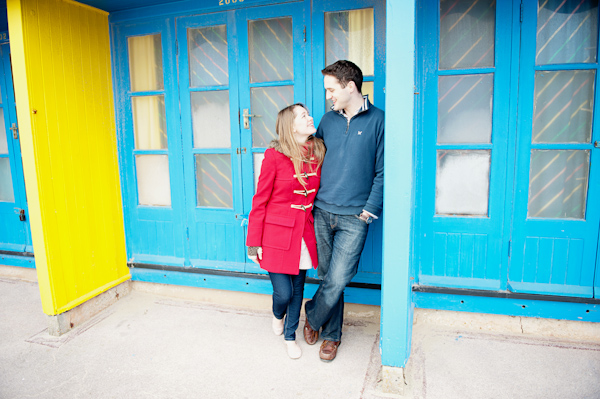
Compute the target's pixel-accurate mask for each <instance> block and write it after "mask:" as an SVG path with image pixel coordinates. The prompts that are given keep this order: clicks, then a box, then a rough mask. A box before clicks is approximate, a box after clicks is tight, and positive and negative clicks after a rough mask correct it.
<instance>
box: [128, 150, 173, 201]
mask: <svg viewBox="0 0 600 399" xmlns="http://www.w3.org/2000/svg"><path fill="white" fill-rule="evenodd" d="M135 166H136V169H137V186H138V201H139V204H140V205H156V206H171V185H170V183H169V157H168V156H167V155H136V157H135Z"/></svg>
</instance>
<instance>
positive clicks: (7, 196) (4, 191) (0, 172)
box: [0, 158, 15, 202]
mask: <svg viewBox="0 0 600 399" xmlns="http://www.w3.org/2000/svg"><path fill="white" fill-rule="evenodd" d="M0 201H4V202H15V195H14V193H13V185H12V176H11V175H10V161H9V159H8V158H0Z"/></svg>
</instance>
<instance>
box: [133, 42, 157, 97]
mask: <svg viewBox="0 0 600 399" xmlns="http://www.w3.org/2000/svg"><path fill="white" fill-rule="evenodd" d="M127 41H128V43H129V78H130V80H131V91H148V90H162V89H163V88H164V83H163V62H162V48H161V40H160V35H159V34H157V35H148V36H134V37H130V38H128V39H127Z"/></svg>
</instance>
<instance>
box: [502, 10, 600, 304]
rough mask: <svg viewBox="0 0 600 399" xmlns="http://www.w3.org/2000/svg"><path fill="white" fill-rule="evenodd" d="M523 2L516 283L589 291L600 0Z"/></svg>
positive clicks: (525, 287) (597, 151) (597, 191)
mask: <svg viewBox="0 0 600 399" xmlns="http://www.w3.org/2000/svg"><path fill="white" fill-rule="evenodd" d="M523 5H524V9H523V24H522V32H521V57H520V62H521V64H520V65H521V67H520V84H519V89H520V93H519V110H518V114H519V116H520V117H519V121H518V127H517V129H518V142H517V163H516V176H517V177H516V190H515V200H514V204H515V210H514V217H513V237H512V254H511V259H510V269H509V289H510V290H511V291H515V292H530V293H536V294H550V295H567V296H579V297H592V296H593V295H594V270H595V269H596V270H597V266H596V251H597V248H598V227H599V225H600V207H599V206H598V205H599V204H600V184H599V182H600V148H598V147H600V144H599V140H600V133H599V129H600V123H599V122H598V118H597V116H598V110H599V107H598V106H599V102H600V101H599V97H598V82H599V80H598V79H599V76H598V39H597V37H598V3H597V2H596V1H566V2H564V1H557V0H549V1H545V2H540V4H539V5H536V4H535V2H524V3H523ZM596 273H598V272H596ZM597 295H598V292H596V296H597Z"/></svg>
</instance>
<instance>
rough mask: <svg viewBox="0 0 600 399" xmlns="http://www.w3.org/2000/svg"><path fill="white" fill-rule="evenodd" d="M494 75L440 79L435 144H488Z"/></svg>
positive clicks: (490, 133) (444, 77)
mask: <svg viewBox="0 0 600 399" xmlns="http://www.w3.org/2000/svg"><path fill="white" fill-rule="evenodd" d="M493 90H494V75H493V74H491V73H490V74H485V75H462V76H440V78H439V90H438V139H437V140H438V143H489V142H490V140H491V138H492V94H493Z"/></svg>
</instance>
